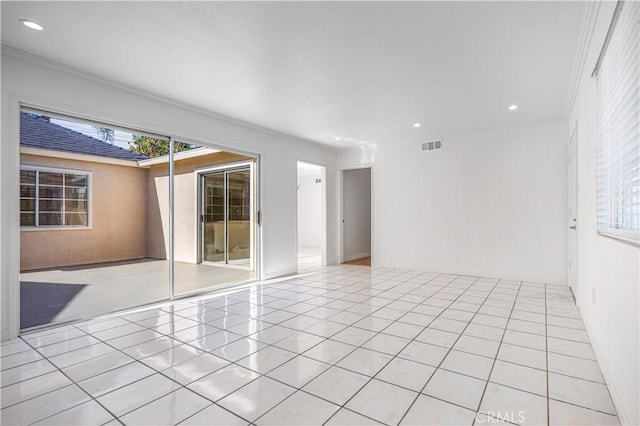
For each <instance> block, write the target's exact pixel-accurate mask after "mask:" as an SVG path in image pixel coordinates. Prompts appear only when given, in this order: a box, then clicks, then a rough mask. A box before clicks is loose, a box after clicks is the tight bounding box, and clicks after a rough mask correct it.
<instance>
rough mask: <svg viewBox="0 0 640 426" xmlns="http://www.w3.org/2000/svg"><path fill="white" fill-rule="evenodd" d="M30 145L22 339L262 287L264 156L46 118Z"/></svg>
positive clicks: (35, 125) (23, 166)
mask: <svg viewBox="0 0 640 426" xmlns="http://www.w3.org/2000/svg"><path fill="white" fill-rule="evenodd" d="M19 134H20V148H21V151H20V181H19V198H17V199H16V200H15V202H16V204H17V205H19V208H20V216H19V223H17V224H16V225H19V227H20V249H21V251H20V265H19V266H20V282H19V292H20V315H21V318H20V329H21V330H23V331H24V330H30V329H34V328H40V327H48V326H51V325H54V324H59V323H62V322H70V321H77V320H84V319H90V318H93V317H95V316H98V315H102V314H107V313H111V312H118V311H122V310H123V309H130V308H134V307H139V306H144V305H148V304H151V303H155V302H159V301H165V300H169V299H172V298H173V297H174V296H176V295H180V296H183V295H187V294H197V293H202V292H204V291H209V290H211V289H214V288H216V287H220V286H229V285H233V284H238V283H243V282H248V281H252V280H255V279H256V261H255V258H256V249H255V247H256V244H255V241H256V235H257V231H256V229H257V224H256V220H255V217H256V213H255V212H256V203H255V199H256V195H255V192H256V191H255V188H256V183H255V178H254V177H255V170H256V164H257V162H258V159H257V157H256V156H252V155H247V154H241V153H234V152H229V151H223V150H219V149H215V148H210V147H205V146H200V145H197V144H194V143H188V142H182V141H177V140H172V139H171V138H168V137H163V136H161V135H152V134H148V133H144V132H138V131H135V130H126V129H114V128H110V127H105V125H103V124H101V123H94V122H85V121H83V120H80V119H74V118H72V117H66V116H60V115H55V114H53V115H49V113H44V112H41V111H37V110H23V111H21V113H20V132H19ZM52 141H54V142H55V143H54V142H52ZM172 148H173V150H172Z"/></svg>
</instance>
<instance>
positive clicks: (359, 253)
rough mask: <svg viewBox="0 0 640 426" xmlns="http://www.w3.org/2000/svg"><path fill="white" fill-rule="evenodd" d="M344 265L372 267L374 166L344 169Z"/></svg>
mask: <svg viewBox="0 0 640 426" xmlns="http://www.w3.org/2000/svg"><path fill="white" fill-rule="evenodd" d="M342 262H343V263H345V264H350V265H358V266H371V167H370V166H367V167H362V168H357V169H344V170H342Z"/></svg>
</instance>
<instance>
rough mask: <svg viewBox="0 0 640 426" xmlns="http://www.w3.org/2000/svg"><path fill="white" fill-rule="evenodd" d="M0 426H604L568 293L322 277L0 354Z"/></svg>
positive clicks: (120, 319) (462, 280)
mask: <svg viewBox="0 0 640 426" xmlns="http://www.w3.org/2000/svg"><path fill="white" fill-rule="evenodd" d="M1 354H2V359H1V366H2V376H1V383H2V391H1V396H2V398H1V400H2V411H1V413H0V414H1V416H2V424H6V425H13V424H47V425H58V424H60V425H63V424H64V425H69V424H78V425H80V424H82V425H90V424H95V425H101V424H118V423H123V424H147V425H149V424H153V425H155V424H184V425H204V424H208V425H215V424H220V425H223V424H224V425H236V424H238V425H247V424H254V425H275V424H278V425H280V424H295V425H303V424H310V425H311V424H313V425H316V424H317V425H320V424H327V425H348V424H349V425H365V424H389V425H391V424H467V425H471V424H474V423H475V424H478V425H482V424H497V423H502V422H500V421H499V419H502V420H504V421H506V422H510V423H516V424H536V425H538V424H617V423H618V417H617V416H616V410H615V408H614V405H613V403H612V400H611V397H610V396H609V392H608V389H607V386H606V384H605V383H604V379H603V377H602V374H601V372H600V369H599V367H598V364H597V362H596V361H595V357H594V353H593V350H592V348H591V346H590V344H589V342H588V339H587V335H586V332H585V330H584V327H583V325H582V321H581V319H580V314H579V312H578V310H577V309H576V308H575V306H574V304H573V302H572V300H571V295H570V293H569V291H568V290H567V288H566V287H564V286H557V285H548V284H547V285H545V284H538V283H529V282H519V281H509V280H496V279H488V278H479V277H470V276H456V275H443V274H435V273H424V272H413V271H404V270H397V269H382V268H373V269H370V268H363V267H359V266H336V267H327V268H320V269H316V270H315V272H312V273H309V274H306V275H303V276H299V277H295V278H292V279H290V280H285V281H278V282H274V283H264V284H256V285H251V286H247V287H244V288H240V289H236V290H233V291H226V292H225V293H221V294H217V295H209V296H207V297H200V298H194V299H189V300H181V301H176V302H174V303H171V304H168V305H165V306H162V307H156V308H152V309H146V310H142V311H137V312H133V313H127V314H122V315H118V316H111V317H108V318H102V319H97V320H94V321H91V322H85V323H80V324H74V325H67V326H64V327H57V328H52V329H49V330H46V331H41V332H38V333H33V334H26V335H24V336H23V337H22V338H20V339H17V340H13V341H9V342H5V343H3V344H2V353H1Z"/></svg>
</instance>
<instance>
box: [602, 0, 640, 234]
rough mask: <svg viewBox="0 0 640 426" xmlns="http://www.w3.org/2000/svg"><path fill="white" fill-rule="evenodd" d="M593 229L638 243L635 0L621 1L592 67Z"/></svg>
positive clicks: (639, 50)
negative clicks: (595, 122)
mask: <svg viewBox="0 0 640 426" xmlns="http://www.w3.org/2000/svg"><path fill="white" fill-rule="evenodd" d="M597 86H598V91H597V99H598V104H597V120H598V141H597V164H596V181H597V221H598V232H599V233H601V234H604V235H608V236H611V237H615V238H619V239H621V240H625V241H627V242H632V243H635V244H638V243H639V242H640V2H630V1H625V2H624V3H622V4H621V10H620V13H619V15H618V19H617V21H616V22H615V27H613V28H612V32H611V33H610V38H609V43H608V45H607V46H606V51H605V52H604V56H603V57H602V61H601V63H600V64H599V67H598V69H597Z"/></svg>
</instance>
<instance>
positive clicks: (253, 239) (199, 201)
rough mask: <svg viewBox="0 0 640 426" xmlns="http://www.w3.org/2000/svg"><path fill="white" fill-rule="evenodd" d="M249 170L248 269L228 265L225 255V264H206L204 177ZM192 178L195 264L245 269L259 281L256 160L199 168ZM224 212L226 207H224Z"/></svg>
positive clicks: (226, 242)
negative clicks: (193, 179)
mask: <svg viewBox="0 0 640 426" xmlns="http://www.w3.org/2000/svg"><path fill="white" fill-rule="evenodd" d="M247 168H248V169H249V174H250V177H251V185H250V191H251V192H250V195H249V200H250V201H249V203H250V205H251V209H250V217H249V221H250V224H251V226H250V228H249V253H250V259H249V267H248V268H247V267H245V266H238V265H230V264H228V263H226V255H225V262H224V263H220V262H208V261H205V260H204V259H203V250H204V247H203V243H202V241H203V238H204V227H203V226H202V220H201V216H200V215H201V214H202V212H203V209H204V191H203V187H202V182H203V181H204V179H203V178H204V176H206V175H208V174H213V173H224V172H227V171H234V170H245V169H247ZM194 177H195V185H196V190H195V195H196V197H195V198H196V200H195V202H196V204H195V206H196V208H195V212H196V232H195V236H196V241H195V247H196V263H197V264H209V265H215V266H218V267H224V268H238V269H247V270H251V271H254V272H255V277H256V280H259V273H258V269H259V268H258V252H259V250H258V249H257V248H258V241H257V238H258V230H257V227H258V226H260V223H259V221H258V216H259V211H260V210H259V204H258V203H259V200H258V192H259V191H258V188H259V182H258V158H254V159H253V160H242V161H234V162H231V163H224V164H215V165H212V166H207V167H201V168H198V169H195V170H194ZM226 199H227V195H226V191H225V204H226ZM225 210H226V206H225ZM225 218H226V211H225ZM224 238H225V246H226V245H228V241H227V238H228V235H227V229H226V226H225V237H224Z"/></svg>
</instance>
